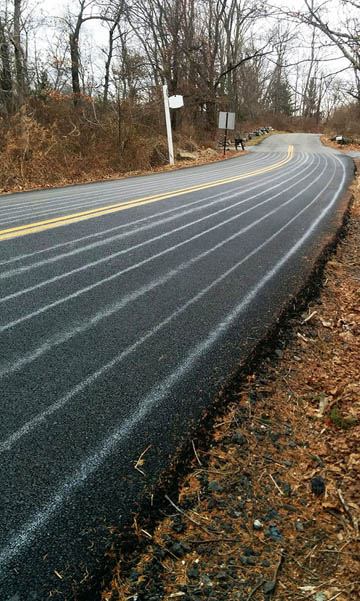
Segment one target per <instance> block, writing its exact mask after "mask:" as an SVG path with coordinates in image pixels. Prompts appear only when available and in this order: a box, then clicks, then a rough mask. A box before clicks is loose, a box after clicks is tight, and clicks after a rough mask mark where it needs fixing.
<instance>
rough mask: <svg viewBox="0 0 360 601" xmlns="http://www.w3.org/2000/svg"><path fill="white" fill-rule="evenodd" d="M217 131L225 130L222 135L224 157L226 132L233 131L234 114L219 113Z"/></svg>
mask: <svg viewBox="0 0 360 601" xmlns="http://www.w3.org/2000/svg"><path fill="white" fill-rule="evenodd" d="M219 129H225V133H224V156H225V151H226V138H227V130H228V129H235V113H228V112H226V113H225V112H223V111H220V113H219Z"/></svg>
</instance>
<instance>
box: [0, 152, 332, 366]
mask: <svg viewBox="0 0 360 601" xmlns="http://www.w3.org/2000/svg"><path fill="white" fill-rule="evenodd" d="M316 169H317V166H316V168H315V169H314V171H315V170H316ZM325 169H326V164H325V167H324V169H323V171H322V172H321V174H320V175H319V176H318V177H317V178H316V180H317V179H319V177H321V175H322V174H323V172H324V171H325ZM307 177H308V176H307ZM316 180H315V181H316ZM313 183H314V182H310V183H309V184H308V186H307V188H304V189H303V190H301V192H299V193H298V194H296V195H295V196H293V197H291V198H290V199H289V200H286V201H285V202H283V203H282V204H280V205H279V206H278V207H276V208H275V209H272V210H271V211H269V212H268V213H266V214H265V215H263V216H262V217H260V218H259V219H257V220H255V221H253V222H252V223H250V224H249V225H247V226H246V227H244V228H242V229H240V230H239V231H238V232H236V233H235V234H232V235H231V236H229V237H228V238H226V239H224V240H222V241H221V242H219V243H218V244H216V245H215V246H213V247H211V248H210V249H208V250H206V251H204V252H202V253H200V254H199V255H197V256H196V257H192V258H191V259H189V260H188V261H185V262H183V263H181V264H180V265H178V266H177V267H176V268H175V269H172V270H170V271H169V272H167V273H166V274H165V275H164V276H161V277H159V278H156V279H154V280H152V281H150V282H149V283H148V284H146V285H144V286H142V287H141V288H138V289H137V290H135V291H134V292H131V293H130V294H128V295H126V296H124V297H123V298H122V299H121V300H120V301H118V302H116V303H114V304H112V305H110V306H108V307H107V308H106V309H105V310H103V311H99V312H98V313H96V314H95V315H93V316H92V317H91V318H89V319H88V321H86V322H85V323H82V324H81V325H79V326H76V327H74V328H73V329H72V330H69V331H66V332H63V333H58V334H56V335H55V336H53V337H52V338H51V339H48V340H47V341H46V342H44V343H43V344H42V345H41V346H39V347H37V348H36V349H35V350H32V351H30V352H29V353H27V354H26V355H25V356H23V357H22V358H21V359H18V360H13V361H11V362H10V363H8V364H5V365H2V366H0V378H2V377H4V376H8V375H10V374H12V373H14V372H16V371H18V370H19V369H21V368H22V367H24V366H25V365H28V364H29V363H31V362H32V361H35V360H36V359H38V358H39V357H41V356H42V355H43V354H44V353H46V352H48V351H50V350H51V349H52V348H53V347H54V346H59V345H60V344H64V343H65V342H67V341H69V340H71V338H73V337H74V336H75V335H77V334H81V333H84V332H86V331H87V330H89V329H90V328H92V327H95V326H96V325H97V324H98V323H99V322H100V321H101V320H103V319H106V318H107V317H110V316H111V315H113V314H114V313H117V312H119V311H120V310H121V309H123V308H124V307H126V306H127V305H128V304H129V303H130V302H134V301H136V300H137V299H138V298H140V297H141V296H143V295H144V294H146V293H148V292H150V291H152V290H154V289H155V288H157V287H158V286H162V285H164V284H166V283H167V282H169V281H170V280H171V279H172V278H173V277H176V276H177V275H179V274H180V273H182V272H183V271H184V270H185V269H187V268H189V267H190V266H191V265H194V264H195V263H197V262H198V261H200V260H201V259H203V258H205V257H207V256H209V255H210V254H211V253H213V252H215V251H216V250H218V249H219V248H221V247H223V246H225V245H226V244H228V243H229V242H231V241H233V240H235V239H236V238H238V237H239V236H241V235H242V234H244V233H246V232H247V231H249V230H251V229H252V228H254V227H256V226H257V225H259V223H262V222H263V221H264V220H266V219H268V218H269V217H271V216H272V215H274V214H275V213H277V212H278V211H280V210H281V209H282V208H283V207H284V206H286V205H288V204H290V203H292V202H293V201H294V200H295V199H296V198H297V197H298V196H301V194H302V193H303V192H304V190H306V189H308V188H310V187H311V186H312V185H313ZM250 256H252V255H251V254H250V255H249V256H248V258H249V257H250ZM240 264H241V263H240ZM237 266H239V264H237Z"/></svg>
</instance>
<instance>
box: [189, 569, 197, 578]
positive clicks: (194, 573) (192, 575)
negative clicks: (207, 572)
mask: <svg viewBox="0 0 360 601" xmlns="http://www.w3.org/2000/svg"><path fill="white" fill-rule="evenodd" d="M187 575H188V576H189V578H199V576H200V570H198V569H197V568H190V570H188V571H187Z"/></svg>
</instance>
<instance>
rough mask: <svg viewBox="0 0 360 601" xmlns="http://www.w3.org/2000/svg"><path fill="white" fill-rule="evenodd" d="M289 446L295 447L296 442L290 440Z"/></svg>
mask: <svg viewBox="0 0 360 601" xmlns="http://www.w3.org/2000/svg"><path fill="white" fill-rule="evenodd" d="M289 447H290V449H296V442H294V441H293V440H290V442H289Z"/></svg>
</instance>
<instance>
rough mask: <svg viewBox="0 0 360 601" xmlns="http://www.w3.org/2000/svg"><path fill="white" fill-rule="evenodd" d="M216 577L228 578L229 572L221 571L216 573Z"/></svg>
mask: <svg viewBox="0 0 360 601" xmlns="http://www.w3.org/2000/svg"><path fill="white" fill-rule="evenodd" d="M215 578H217V579H218V580H226V579H227V574H226V572H219V573H218V574H216V576H215Z"/></svg>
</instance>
